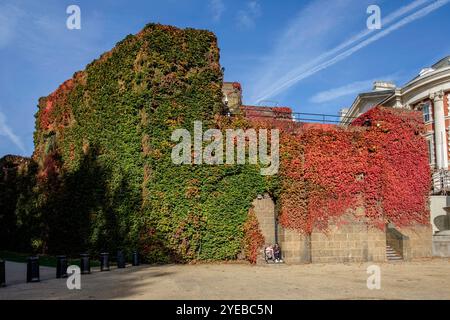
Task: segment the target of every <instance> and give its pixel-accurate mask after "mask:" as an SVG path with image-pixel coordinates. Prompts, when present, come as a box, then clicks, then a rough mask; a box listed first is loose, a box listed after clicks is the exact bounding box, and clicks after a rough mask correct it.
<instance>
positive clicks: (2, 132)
mask: <svg viewBox="0 0 450 320" xmlns="http://www.w3.org/2000/svg"><path fill="white" fill-rule="evenodd" d="M0 136H5V137H7V138H8V139H9V140H11V141H12V142H13V143H14V144H15V145H16V147H17V148H19V149H20V151H22V152H23V153H26V150H25V146H24V144H23V142H22V140H21V139H20V138H19V136H17V135H16V134H15V133H14V132H13V130H12V129H11V128H10V127H9V125H8V123H7V120H6V116H5V115H4V114H3V113H2V112H0Z"/></svg>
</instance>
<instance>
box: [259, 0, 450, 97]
mask: <svg viewBox="0 0 450 320" xmlns="http://www.w3.org/2000/svg"><path fill="white" fill-rule="evenodd" d="M449 2H450V0H438V1H436V2H434V3H432V4H430V5H428V6H426V7H424V8H422V9H420V10H419V11H417V12H415V13H413V14H411V15H409V16H407V17H405V18H403V19H402V20H400V21H399V22H397V23H395V24H393V25H392V26H390V27H389V28H387V29H385V30H383V31H380V32H379V33H377V34H375V35H373V36H371V37H370V38H368V39H366V40H364V41H362V42H360V43H359V44H357V45H355V46H354V47H352V48H350V49H348V50H346V51H344V52H342V53H340V54H338V55H337V56H334V57H333V58H331V59H330V60H328V61H325V62H323V63H321V64H318V65H315V66H312V67H311V68H310V69H308V70H306V71H302V72H300V73H298V72H297V73H295V72H291V73H289V75H288V76H286V77H284V78H283V80H281V81H279V82H278V84H276V85H275V86H274V87H273V88H272V89H270V90H269V91H268V92H266V93H265V94H264V95H262V96H261V97H259V98H258V99H257V100H256V101H257V102H259V101H262V100H264V99H267V98H269V97H271V96H273V95H275V94H277V93H279V92H281V91H283V90H284V89H287V88H289V87H291V86H292V85H294V84H295V83H296V82H298V81H300V80H302V79H305V78H307V77H310V76H311V75H313V74H315V73H317V72H319V71H321V70H323V69H325V68H328V67H330V66H332V65H334V64H335V63H337V62H339V61H341V60H343V59H345V58H347V57H349V56H350V55H352V54H353V53H355V52H356V51H359V50H361V49H362V48H364V47H366V46H368V45H369V44H371V43H373V42H375V41H377V40H379V39H381V38H384V37H385V36H387V35H389V34H390V33H391V32H393V31H395V30H397V29H399V28H401V27H403V26H405V25H407V24H409V23H411V22H413V21H415V20H417V19H420V18H422V17H424V16H426V15H428V14H430V13H431V12H433V11H435V10H437V9H439V8H440V7H442V6H444V5H446V4H447V3H449ZM423 3H425V1H422V0H418V1H415V2H413V3H411V4H410V5H408V6H405V7H403V8H401V9H399V10H397V11H396V12H394V13H393V14H391V15H390V16H388V17H387V18H386V19H385V20H384V23H385V24H386V22H391V21H393V20H394V19H395V18H397V17H399V16H402V15H403V14H405V13H407V12H409V11H411V10H413V9H414V8H416V7H418V6H420V5H421V4H423ZM370 33H371V32H370V31H368V30H366V31H363V32H361V33H359V34H358V35H356V36H355V37H353V38H352V39H350V40H348V41H346V42H345V43H343V44H341V45H339V46H338V47H336V48H334V49H332V50H330V51H328V52H326V53H324V54H323V55H321V56H320V57H319V58H317V59H315V61H318V60H322V59H323V58H324V57H328V56H330V55H332V54H335V53H337V52H339V51H340V50H341V49H343V48H345V47H347V46H349V45H351V44H353V43H355V42H357V41H359V40H360V39H362V38H363V37H365V36H366V35H368V34H370ZM301 69H304V67H303V66H302V67H301ZM294 73H295V75H294ZM286 78H287V79H286Z"/></svg>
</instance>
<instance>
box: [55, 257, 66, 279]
mask: <svg viewBox="0 0 450 320" xmlns="http://www.w3.org/2000/svg"><path fill="white" fill-rule="evenodd" d="M56 278H57V279H61V278H67V257H66V256H56Z"/></svg>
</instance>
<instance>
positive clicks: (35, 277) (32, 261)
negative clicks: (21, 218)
mask: <svg viewBox="0 0 450 320" xmlns="http://www.w3.org/2000/svg"><path fill="white" fill-rule="evenodd" d="M39 281H40V278H39V257H29V258H28V261H27V282H39Z"/></svg>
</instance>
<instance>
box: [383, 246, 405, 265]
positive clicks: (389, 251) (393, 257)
mask: <svg viewBox="0 0 450 320" xmlns="http://www.w3.org/2000/svg"><path fill="white" fill-rule="evenodd" d="M386 258H387V260H388V261H402V260H403V258H402V256H400V255H399V254H398V253H397V252H396V251H395V250H394V249H393V248H392V247H391V246H388V245H387V246H386Z"/></svg>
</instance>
